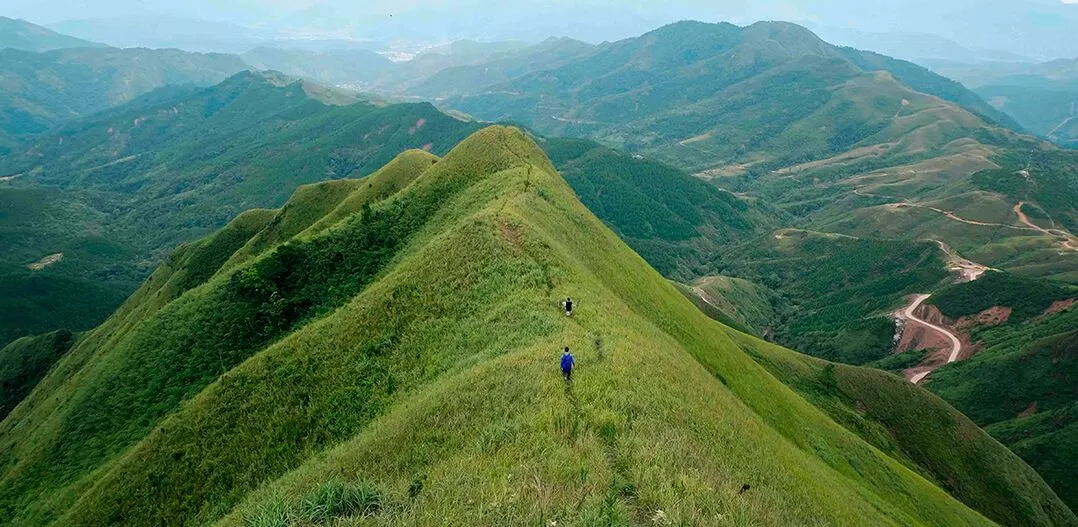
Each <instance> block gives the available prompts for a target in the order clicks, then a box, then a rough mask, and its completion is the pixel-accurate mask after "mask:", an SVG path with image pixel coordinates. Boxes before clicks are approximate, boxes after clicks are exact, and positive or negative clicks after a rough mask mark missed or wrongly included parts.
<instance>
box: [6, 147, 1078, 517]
mask: <svg viewBox="0 0 1078 527" xmlns="http://www.w3.org/2000/svg"><path fill="white" fill-rule="evenodd" d="M261 216H262V217H265V216H266V215H265V214H262V215H261ZM251 236H252V237H253V236H254V234H252V235H251ZM248 239H250V238H248ZM327 259H328V260H327ZM271 289H272V291H270V290H271ZM267 293H268V294H267ZM568 295H572V296H574V297H575V298H580V299H581V303H580V309H579V312H578V313H577V314H576V315H575V316H574V317H573V318H571V319H567V318H566V317H564V316H563V315H561V314H560V313H559V312H558V309H557V299H558V298H561V297H564V296H568ZM144 296H145V295H144ZM133 301H134V299H133ZM311 302H315V303H311ZM319 302H322V303H319ZM127 308H128V309H127V312H126V315H125V314H124V313H118V314H117V317H116V318H115V319H114V320H121V319H127V320H126V321H125V322H113V321H112V320H110V324H106V326H105V327H103V329H102V330H104V331H110V332H112V333H113V334H116V335H119V334H121V333H123V331H121V330H116V329H115V328H112V326H114V325H116V324H121V323H127V322H130V324H131V325H130V328H129V329H128V330H127V336H124V337H121V338H120V345H119V346H103V347H101V348H99V349H98V350H96V351H95V352H92V353H91V354H90V355H91V356H89V357H86V358H82V357H80V356H77V355H74V354H73V355H69V357H68V358H67V359H64V360H63V361H61V362H62V363H63V364H61V365H60V368H58V369H59V370H68V369H70V368H73V367H75V366H77V365H76V364H74V363H75V362H77V361H80V360H82V361H83V364H84V366H83V367H82V368H81V369H80V371H78V373H77V374H76V375H70V374H57V373H54V374H52V375H50V376H49V378H47V379H46V380H45V381H44V382H43V383H42V385H41V387H40V388H39V389H38V391H37V392H35V394H34V395H32V396H31V399H29V400H28V402H27V404H24V405H23V406H20V408H19V410H18V411H17V412H16V414H13V415H12V416H11V417H9V419H8V420H6V421H5V422H4V423H2V424H0V438H2V439H3V444H4V446H5V447H8V446H17V449H18V453H17V460H16V459H15V457H14V456H12V457H9V458H7V459H5V460H4V463H3V466H4V467H5V469H4V471H3V473H2V475H0V500H2V501H0V504H2V505H3V509H0V511H3V513H4V514H5V515H6V516H5V518H7V519H9V521H16V522H19V523H25V524H31V525H33V524H47V523H50V522H55V523H56V524H63V525H102V524H116V523H121V522H122V523H124V524H125V525H155V524H160V523H168V524H205V523H209V522H213V521H215V520H218V519H221V518H222V517H224V522H225V523H226V524H229V525H237V524H238V525H244V524H247V525H253V524H254V523H252V522H255V521H267V522H270V523H262V524H261V525H285V524H288V522H289V521H290V520H291V519H298V520H300V521H310V519H311V518H322V519H329V521H335V520H336V519H346V518H347V517H349V516H353V515H356V514H361V513H368V514H371V516H369V517H368V518H367V520H368V521H370V522H373V523H376V524H399V523H402V522H405V523H415V524H439V525H441V524H446V523H451V524H458V523H459V524H505V523H547V522H548V521H550V520H557V521H559V522H567V523H576V524H584V525H589V524H590V525H628V524H632V523H640V522H646V521H650V520H651V519H652V518H655V517H659V518H666V519H668V520H669V521H671V522H674V523H679V522H684V523H697V524H700V523H703V524H714V523H716V522H719V521H720V520H721V521H734V522H736V523H744V522H760V523H764V524H798V525H802V524H805V523H806V522H808V523H839V524H864V523H871V524H875V525H889V524H892V525H908V524H947V525H982V524H989V520H987V519H986V518H985V517H983V516H981V515H980V514H978V513H976V512H974V511H973V510H971V509H969V508H967V507H966V506H964V505H962V504H960V503H959V502H958V501H956V500H954V499H953V498H952V497H950V496H948V495H947V494H946V493H945V492H943V491H941V490H940V489H939V488H937V487H935V486H934V485H932V484H931V483H930V482H929V481H927V480H925V479H923V478H922V477H920V476H918V475H916V474H915V473H914V472H912V471H910V470H909V469H908V468H907V467H906V466H904V465H903V464H902V463H901V462H900V461H897V460H895V459H893V458H892V457H889V456H888V455H886V454H884V453H883V452H881V451H880V450H878V449H876V448H875V447H873V446H870V445H869V444H868V443H866V442H864V441H863V440H862V439H860V438H859V437H857V436H856V435H854V434H852V433H850V432H849V431H847V430H846V429H844V428H842V427H841V426H839V425H838V424H836V423H835V422H834V421H832V420H831V419H830V418H828V417H827V416H825V415H824V414H823V413H821V412H819V411H818V410H817V409H815V408H814V407H813V406H811V405H810V404H808V403H807V402H806V401H805V400H804V399H802V398H801V397H800V396H798V395H796V394H795V393H794V392H792V391H790V390H789V389H787V388H786V387H785V386H783V385H782V384H781V383H779V382H778V381H777V380H776V379H775V378H774V377H772V376H771V375H769V374H768V373H767V372H766V371H765V370H764V369H763V368H761V367H760V366H759V365H757V364H756V363H755V362H754V361H753V360H752V359H751V358H750V357H749V356H748V355H746V354H744V353H742V352H741V351H739V345H738V344H737V343H736V342H735V341H734V340H732V339H731V336H730V335H729V334H728V333H727V330H725V329H724V328H722V327H721V326H719V325H717V324H715V323H714V322H712V321H710V320H708V319H707V318H706V317H705V316H704V315H703V314H701V313H699V311H698V310H696V308H695V307H693V306H692V304H691V303H689V302H687V301H686V300H685V299H684V298H683V297H682V296H681V294H680V293H679V292H678V291H677V290H676V288H674V287H673V286H672V285H670V284H669V283H667V282H666V281H665V280H663V279H662V278H661V277H660V276H659V274H658V273H656V272H655V271H653V270H652V269H650V268H649V267H648V266H647V265H646V264H645V263H644V261H643V260H642V259H640V257H639V256H637V255H635V254H633V253H632V251H631V250H630V249H628V247H626V246H625V245H624V244H623V243H622V242H621V241H620V240H619V239H618V238H617V237H616V235H615V234H614V233H612V232H611V231H610V230H608V229H607V228H605V227H604V226H603V225H602V224H601V223H600V222H599V221H598V220H597V219H595V218H594V217H593V216H591V215H590V214H589V213H588V211H587V209H585V208H584V206H583V205H582V204H581V203H580V202H578V201H577V200H576V198H575V196H574V195H573V192H572V190H571V189H570V187H569V186H568V185H566V184H565V182H564V180H562V179H561V178H560V177H558V176H557V174H556V173H555V172H554V170H553V168H552V166H551V164H550V162H549V161H548V160H547V159H546V158H545V156H543V154H542V153H541V151H539V150H538V148H537V147H536V146H535V145H534V144H533V143H531V141H530V140H528V139H527V138H526V137H525V136H524V135H523V134H522V133H520V132H519V131H516V130H514V129H505V128H498V127H493V128H490V129H487V130H484V131H483V132H480V133H478V134H476V135H475V136H473V137H472V138H470V139H469V140H467V141H465V142H463V143H461V144H460V145H459V146H458V147H457V148H455V149H454V150H453V151H452V152H451V153H450V154H448V155H447V156H446V157H445V158H444V159H443V160H441V161H439V162H437V163H435V164H434V165H433V166H431V167H430V168H428V169H427V170H426V171H425V172H424V173H423V175H422V176H420V177H418V178H417V179H416V180H415V181H414V182H413V183H412V184H411V185H409V186H408V187H407V188H405V189H403V190H402V191H400V192H398V193H397V194H394V195H393V196H391V197H389V198H387V199H385V200H383V201H380V202H377V203H372V204H371V205H370V206H369V207H363V208H361V210H360V212H359V213H358V214H354V215H352V216H350V217H348V218H345V219H344V220H343V221H340V222H337V224H336V225H334V226H333V227H330V228H329V229H327V230H325V231H323V232H322V233H321V234H316V235H312V236H311V237H309V238H306V237H302V236H301V237H299V238H293V239H292V240H291V241H289V242H288V243H286V244H284V245H280V246H278V247H277V248H276V249H273V250H270V251H265V252H263V253H262V254H260V255H258V256H257V257H255V258H253V259H251V260H249V261H248V262H245V263H242V264H240V266H239V267H238V268H236V269H234V270H233V269H224V270H222V272H220V273H218V274H217V276H215V277H213V278H210V279H209V281H208V282H206V283H205V284H203V285H201V286H198V287H196V288H194V289H191V290H189V291H187V292H186V293H184V294H182V295H181V296H180V297H179V298H177V299H176V300H174V301H172V302H170V303H168V304H166V305H164V306H163V307H161V308H160V309H158V310H157V311H154V312H153V313H151V314H149V316H148V317H147V318H145V319H143V320H136V319H135V318H133V317H132V316H131V315H133V314H135V313H136V312H138V307H137V306H127ZM252 309H253V312H252V311H251V310H252ZM251 313H253V314H251ZM234 314H238V315H237V317H241V319H242V320H244V321H248V320H253V321H257V323H256V324H251V326H253V327H252V329H254V330H264V329H267V328H268V329H270V330H272V331H275V332H276V333H275V334H279V335H280V336H281V338H275V337H272V336H271V335H269V334H265V335H262V334H258V333H254V334H251V335H254V337H256V338H257V341H256V340H250V338H248V337H245V338H247V342H249V343H252V344H251V345H249V346H247V348H248V349H250V353H248V354H247V355H248V356H247V357H236V356H235V355H234V354H235V353H236V352H235V351H233V350H236V346H233V345H231V344H227V343H226V345H221V340H220V339H235V338H236V337H237V336H242V335H239V334H238V333H237V332H242V331H247V330H246V329H244V328H245V327H247V326H245V325H244V324H242V323H241V324H231V325H229V329H228V330H226V331H219V330H215V329H214V327H213V326H206V325H203V326H201V327H198V326H199V324H202V322H203V321H207V320H213V319H214V318H215V317H231V316H233V315H234ZM307 317H313V318H307ZM181 321H182V322H183V324H182V325H180V322H181ZM192 324H193V325H194V326H195V327H194V328H193V329H190V330H188V329H184V328H186V327H187V326H189V325H192ZM170 326H171V329H170V331H172V333H171V334H162V332H161V331H159V330H161V329H166V328H169V327H170ZM110 328H111V329H110ZM102 330H98V331H102ZM182 332H189V333H192V334H191V335H190V336H188V337H183V338H185V339H198V338H200V337H199V334H201V333H210V334H213V335H215V336H216V337H218V340H213V341H210V340H207V341H206V343H205V344H198V345H195V346H184V349H187V350H188V351H187V352H186V353H185V355H184V357H182V360H181V361H180V362H182V363H183V364H181V365H173V364H172V362H173V361H174V360H175V359H172V360H170V359H168V357H169V356H170V355H172V353H171V352H169V351H168V349H170V347H171V349H179V348H177V347H175V346H176V345H177V344H178V342H180V340H182V339H180V340H177V339H174V338H173V337H178V336H182ZM96 333H97V332H95V333H94V334H91V335H90V336H89V337H88V340H92V339H95V338H96V339H101V338H104V336H103V335H97V334H96ZM140 335H141V336H140ZM158 336H160V337H158ZM148 338H153V339H159V340H157V341H155V342H149V341H147V340H145V339H148ZM561 345H569V346H572V347H573V348H574V349H575V350H576V351H577V354H578V358H579V371H578V375H577V380H576V382H575V383H574V385H573V386H572V387H570V388H568V389H567V388H566V387H565V385H564V384H563V383H562V381H561V380H560V378H559V377H558V376H557V375H556V373H555V372H554V371H552V370H553V369H554V364H555V358H556V356H557V350H558V348H559V347H560V346H561ZM78 351H79V350H75V352H76V353H77V352H78ZM225 352H228V353H231V354H233V355H228V356H224V358H225V362H224V367H223V368H222V364H221V362H218V361H219V360H220V358H221V357H222V356H223V355H222V353H225ZM135 357H142V359H140V360H137V361H136V360H130V359H133V358H135ZM205 359H209V360H205ZM237 359H239V360H237ZM147 362H148V363H153V362H157V363H158V367H160V366H164V367H166V368H171V373H168V372H159V371H157V367H151V368H149V369H148V370H146V371H144V372H143V373H141V374H139V375H133V374H132V375H129V374H128V373H127V371H128V369H130V368H132V367H135V368H139V367H140V366H139V364H140V363H147ZM109 363H112V365H111V366H109V365H108V364H109ZM60 375H64V376H63V377H60ZM76 377H77V378H78V379H77V380H74V379H75V378H76ZM207 381H208V384H206V382H207ZM113 383H119V384H113ZM95 385H97V386H107V385H113V386H115V389H112V390H110V391H122V392H125V393H126V394H127V395H123V396H120V397H121V398H123V401H124V402H121V399H116V400H115V402H114V403H113V404H106V405H94V404H90V403H91V401H93V400H94V399H95V398H99V397H100V396H97V395H93V396H87V394H86V392H88V391H89V388H88V387H90V386H95ZM161 386H168V390H167V391H166V392H165V393H164V394H162V393H154V392H155V390H159V389H160V387H161ZM79 391H84V394H83V395H78V392H79ZM173 393H185V394H186V395H184V396H182V397H181V398H180V399H177V400H175V402H176V403H179V402H180V400H182V401H183V402H182V403H181V404H175V403H171V404H172V408H171V409H167V410H166V409H165V408H164V405H165V403H168V402H169V400H168V398H167V397H166V398H162V395H168V394H173ZM72 394H75V396H74V397H73V396H72ZM56 397H60V398H62V399H64V400H65V401H66V403H65V405H64V406H63V409H62V410H60V413H62V414H67V415H68V416H73V415H78V416H79V417H80V418H79V419H71V420H70V421H69V422H71V421H77V422H79V423H84V422H87V421H86V420H90V422H93V421H99V422H100V421H101V420H103V419H105V420H107V419H110V417H109V416H110V415H113V416H116V417H118V416H119V415H121V411H120V409H121V408H122V414H123V415H125V416H127V417H128V418H130V416H131V415H132V413H133V412H134V415H136V416H137V419H134V420H131V419H128V420H127V421H125V422H121V423H120V426H125V427H126V432H124V434H125V435H128V436H129V439H130V441H129V442H128V444H130V445H131V446H130V447H129V448H123V449H119V450H115V451H113V452H112V453H108V454H106V455H100V454H98V455H95V456H91V458H90V459H82V460H76V461H77V463H81V464H82V466H83V469H82V470H83V471H82V472H81V474H82V476H78V477H76V476H75V475H74V474H71V473H70V472H68V471H65V470H63V467H64V464H63V463H62V462H63V459H64V458H63V455H64V453H66V452H70V451H71V450H70V449H76V450H79V449H81V450H83V451H85V450H86V449H87V448H90V449H93V448H97V447H95V446H93V445H95V444H100V443H104V442H109V441H106V438H108V437H110V435H111V437H112V438H113V439H116V438H117V436H116V435H115V433H114V432H110V431H107V430H106V429H104V428H102V429H100V430H97V431H94V429H93V428H92V427H85V426H83V425H81V424H80V428H79V430H82V431H86V432H90V433H89V434H88V435H84V436H80V435H71V434H69V433H67V432H64V431H63V430H64V427H63V425H62V423H63V422H64V419H60V420H59V421H58V422H59V423H61V426H60V429H59V434H60V435H57V434H58V430H57V429H56V428H54V427H53V426H52V425H48V426H42V425H35V426H32V427H29V428H27V427H22V426H16V425H17V424H20V423H27V422H29V421H31V420H33V421H34V422H35V423H40V422H41V421H38V420H36V419H35V416H36V415H37V412H41V411H45V412H48V411H49V409H50V408H51V406H50V405H51V404H53V403H52V401H54V400H55V398H56ZM162 410H165V411H164V412H162ZM55 419H56V418H55V417H54V416H50V420H54V421H53V422H54V423H56V422H57V421H55ZM109 430H111V429H109ZM30 438H33V440H32V441H31V440H30ZM113 444H115V443H114V442H113ZM50 445H51V446H50ZM4 451H9V449H5V450H4ZM999 451H1002V450H1001V449H1000V450H999ZM323 452H324V454H320V453H323ZM58 462H60V463H58ZM57 465H59V467H58V466H57ZM68 466H70V465H68ZM57 468H60V469H61V470H56V469H57ZM1011 468H1012V469H1013V470H1014V471H1015V474H1017V476H1015V477H1017V478H1018V479H1020V480H1023V479H1024V480H1026V481H1027V484H1025V485H1018V486H1015V487H1014V488H1015V489H1017V492H1016V493H1014V494H1012V493H1011V492H1010V488H994V489H989V491H990V492H992V493H1002V494H1004V495H1005V496H995V497H988V496H986V497H985V499H998V500H1003V501H1010V502H1015V503H1026V504H1028V505H1026V506H1022V507H1016V511H1017V512H1016V513H1015V514H1018V515H1021V518H1022V520H1023V521H1026V522H1029V523H1043V522H1056V523H1062V524H1074V523H1078V521H1076V519H1075V518H1074V516H1073V515H1071V514H1070V513H1069V511H1065V509H1061V508H1060V507H1059V506H1058V501H1057V500H1055V498H1054V496H1052V495H1051V493H1050V491H1049V492H1045V489H1044V488H1041V487H1038V486H1037V482H1038V481H1039V480H1037V479H1036V476H1035V475H1033V474H1032V472H1031V471H1029V470H1028V469H1027V468H1025V467H1022V466H1021V465H1020V464H1019V465H1018V466H1017V467H1011ZM1023 469H1024V471H1023ZM743 484H750V489H749V490H747V491H742V490H741V488H742V485H743ZM260 489H261V490H260ZM237 504H239V505H240V506H239V508H236V509H235V510H233V508H234V506H235V505H237ZM230 511H231V513H230ZM659 511H662V512H661V515H660V512H659ZM353 519H356V518H353ZM273 522H276V523H273ZM282 522H283V523H282Z"/></svg>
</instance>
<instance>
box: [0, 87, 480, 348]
mask: <svg viewBox="0 0 1078 527" xmlns="http://www.w3.org/2000/svg"><path fill="white" fill-rule="evenodd" d="M314 88H315V87H312V86H311V85H309V84H305V83H303V82H296V81H293V80H291V79H288V78H284V77H282V76H280V75H277V74H269V73H263V74H253V73H242V74H239V75H237V76H235V77H232V78H230V79H228V80H227V81H226V82H223V83H221V84H219V85H217V86H214V87H210V88H205V89H197V88H168V89H165V90H162V91H156V92H153V93H151V94H148V95H146V96H144V97H141V98H139V99H137V100H135V101H132V102H131V103H129V104H127V105H124V106H121V107H119V108H116V109H113V110H109V111H107V112H104V113H101V114H98V115H95V116H93V117H90V118H86V119H83V120H79V121H74V122H71V123H70V124H67V125H65V126H63V127H60V128H58V129H57V130H56V131H55V132H53V133H51V134H49V135H47V136H45V137H44V138H42V139H41V140H39V141H38V142H37V143H36V144H34V145H33V146H31V147H29V148H27V149H25V150H23V151H21V152H20V153H18V154H15V155H11V156H7V157H4V158H2V159H0V167H2V168H0V170H2V171H3V172H2V173H6V174H23V175H20V176H18V177H15V178H13V179H11V180H9V181H7V182H5V183H0V211H3V212H4V214H3V215H2V216H0V239H2V240H3V241H4V242H5V247H6V248H7V250H6V251H5V252H4V254H3V255H0V287H2V288H4V289H5V290H6V291H10V292H12V293H13V294H10V295H9V296H8V297H7V298H9V299H11V300H12V301H10V302H5V303H4V304H3V305H2V306H0V309H3V310H5V311H4V313H5V314H6V315H8V316H5V317H3V322H2V323H0V328H2V329H0V342H5V343H6V342H9V341H10V340H12V339H14V338H17V337H20V336H24V335H29V334H35V333H42V332H46V331H52V330H55V329H60V328H67V329H70V330H80V331H81V330H86V329H90V328H91V327H93V326H94V325H96V324H98V323H100V322H101V321H102V320H104V318H105V316H107V314H108V313H109V312H111V311H112V310H113V309H115V308H116V306H117V305H118V304H119V303H120V302H121V301H122V300H123V298H124V297H126V296H127V295H129V294H130V293H131V292H132V291H133V290H134V289H135V287H136V286H137V283H138V282H139V281H141V280H142V279H144V278H145V277H146V276H147V275H148V274H149V273H150V271H152V270H153V268H154V267H155V266H156V265H158V264H159V263H160V262H161V260H162V259H163V257H164V256H165V254H166V253H167V252H168V251H171V250H172V248H173V247H175V246H176V245H179V244H180V243H183V242H187V241H190V240H194V239H197V238H199V237H201V236H204V235H206V234H207V233H209V232H212V231H213V230H214V229H217V228H219V227H221V226H222V225H224V224H225V223H227V222H228V221H229V220H230V219H231V218H232V217H234V216H236V215H237V214H239V213H240V212H242V211H244V210H246V209H249V208H259V207H278V206H280V205H282V204H283V203H284V202H285V201H286V200H287V199H288V198H289V196H290V195H291V194H292V193H293V191H295V190H296V188H297V187H298V186H300V185H304V184H307V183H313V182H316V181H322V180H325V179H336V178H343V177H359V176H363V175H367V174H369V173H371V172H373V171H375V170H376V169H377V168H379V167H381V166H382V165H384V164H386V163H387V162H388V161H390V160H391V159H393V156H395V155H397V154H398V153H399V152H401V151H403V150H407V149H412V148H417V149H419V148H424V147H426V148H428V149H430V150H433V151H434V152H439V153H441V152H445V151H447V150H448V149H449V148H450V147H452V145H454V144H456V142H458V141H460V140H461V139H462V138H464V137H465V136H466V135H467V134H468V133H470V132H471V131H472V130H474V129H475V128H476V125H474V124H467V123H463V122H460V121H457V120H455V119H452V118H450V117H447V116H446V115H444V114H442V113H441V112H439V111H437V110H436V109H435V108H434V107H433V106H430V105H428V104H407V105H376V104H370V103H365V102H360V103H356V104H350V105H346V106H337V105H330V104H325V103H323V102H322V101H321V100H319V99H320V98H321V95H322V93H323V92H322V91H320V90H316V89H314ZM290 234H291V233H290ZM57 254H60V255H63V256H62V259H61V260H60V261H58V262H55V263H53V264H52V265H49V266H47V267H46V268H43V269H40V270H30V269H27V267H26V266H27V265H29V264H33V263H34V262H37V261H39V260H40V259H42V258H44V257H48V256H49V255H57ZM42 284H52V285H47V286H45V285H42ZM61 284H69V285H67V286H65V287H61ZM35 288H37V289H35ZM35 291H37V292H39V293H41V294H37V295H36V296H35ZM61 292H62V294H61ZM14 293H17V294H14ZM45 293H48V294H49V295H53V296H46V295H45ZM23 298H26V299H27V300H25V301H22V300H20V299H23ZM57 301H63V302H64V305H69V306H71V310H75V308H76V307H78V308H79V309H80V310H81V311H79V312H78V316H73V315H72V314H71V313H69V312H67V311H66V310H50V309H48V307H49V306H50V305H52V303H54V302H57ZM95 302H96V304H94V303H95ZM28 305H33V306H34V307H33V308H32V309H27V306H28Z"/></svg>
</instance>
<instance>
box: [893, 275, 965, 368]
mask: <svg viewBox="0 0 1078 527" xmlns="http://www.w3.org/2000/svg"><path fill="white" fill-rule="evenodd" d="M930 296H932V295H917V297H916V298H914V300H913V303H912V304H910V305H909V307H907V308H906V310H905V311H903V312H902V315H903V317H905V319H906V320H908V321H911V322H913V323H916V324H920V325H922V326H924V327H926V328H928V329H931V330H933V331H936V332H939V333H942V334H944V335H946V336H947V338H948V339H950V341H951V354H950V356H948V357H947V363H948V364H950V363H952V362H955V361H957V360H958V355H959V354H960V353H961V352H962V341H961V340H960V339H959V338H958V337H957V336H955V334H954V333H951V332H950V331H947V330H946V329H944V328H941V327H939V326H937V325H935V324H931V323H929V322H927V321H925V320H922V319H920V318H917V315H914V314H913V312H914V311H917V308H919V307H921V304H923V303H924V302H925V300H928V297H930ZM929 373H932V370H928V371H923V372H921V373H918V374H916V375H914V376H913V377H910V382H912V383H913V384H918V383H920V382H921V381H922V380H924V378H925V377H927V376H928V374H929Z"/></svg>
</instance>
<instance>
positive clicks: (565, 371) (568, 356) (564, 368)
mask: <svg viewBox="0 0 1078 527" xmlns="http://www.w3.org/2000/svg"><path fill="white" fill-rule="evenodd" d="M573 364H576V361H575V360H573V354H572V353H569V346H566V347H565V353H562V355H561V374H562V375H563V376H564V377H565V382H573Z"/></svg>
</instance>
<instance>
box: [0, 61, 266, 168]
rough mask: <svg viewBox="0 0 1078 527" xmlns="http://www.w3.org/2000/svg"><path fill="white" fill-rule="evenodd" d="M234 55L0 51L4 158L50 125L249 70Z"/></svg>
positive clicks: (0, 131)
mask: <svg viewBox="0 0 1078 527" xmlns="http://www.w3.org/2000/svg"><path fill="white" fill-rule="evenodd" d="M247 68H248V66H247V65H246V64H244V62H243V61H242V60H240V59H239V58H238V57H236V56H233V55H220V54H200V53H187V52H184V51H180V50H175V49H160V50H150V49H117V48H85V49H62V50H56V51H50V52H47V53H33V52H29V51H21V50H18V49H4V50H0V70H2V71H3V72H4V76H3V78H2V79H0V149H2V150H0V154H6V153H8V152H10V151H11V150H12V149H13V148H14V146H16V145H18V144H20V143H21V142H25V141H27V140H29V139H31V138H32V137H33V136H35V135H39V134H41V133H43V132H46V131H48V129H49V128H51V127H52V126H54V125H56V124H58V123H60V122H62V121H65V120H68V119H72V118H76V117H80V116H86V115H89V114H92V113H94V112H98V111H101V110H105V109H107V108H110V107H112V106H116V105H119V104H122V103H124V102H127V101H130V100H132V99H134V98H136V97H138V96H140V95H143V94H145V93H147V92H150V91H151V90H154V89H156V88H160V87H162V86H165V85H170V84H194V85H201V86H207V85H211V84H216V83H218V82H220V81H222V80H224V79H225V78H227V77H228V76H230V75H232V74H235V73H237V72H239V71H243V70H245V69H247Z"/></svg>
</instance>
